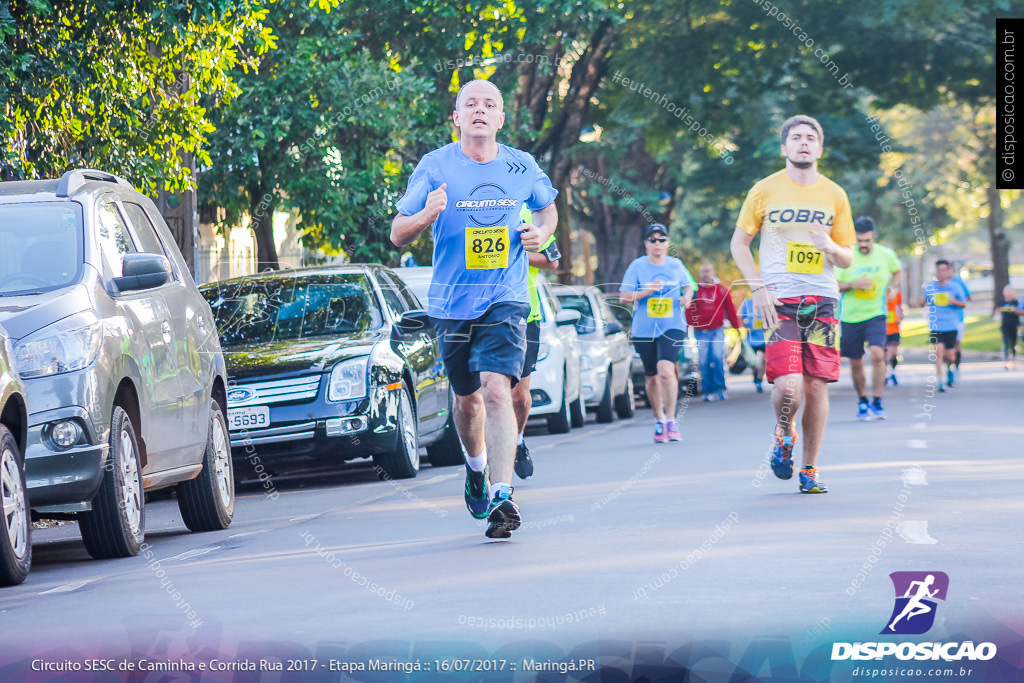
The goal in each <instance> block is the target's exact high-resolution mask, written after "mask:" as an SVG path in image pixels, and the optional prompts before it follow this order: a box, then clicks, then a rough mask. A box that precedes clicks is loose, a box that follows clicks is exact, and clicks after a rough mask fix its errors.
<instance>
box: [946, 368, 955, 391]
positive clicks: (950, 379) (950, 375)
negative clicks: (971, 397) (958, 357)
mask: <svg viewBox="0 0 1024 683" xmlns="http://www.w3.org/2000/svg"><path fill="white" fill-rule="evenodd" d="M953 379H954V374H953V368H946V386H947V387H951V386H953Z"/></svg>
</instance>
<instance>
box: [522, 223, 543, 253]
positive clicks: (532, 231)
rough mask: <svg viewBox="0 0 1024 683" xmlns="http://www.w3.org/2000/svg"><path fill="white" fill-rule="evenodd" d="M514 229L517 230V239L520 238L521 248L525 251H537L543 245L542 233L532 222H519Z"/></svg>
mask: <svg viewBox="0 0 1024 683" xmlns="http://www.w3.org/2000/svg"><path fill="white" fill-rule="evenodd" d="M516 230H518V231H519V239H520V240H522V242H523V249H525V250H526V251H532V252H534V253H537V252H539V251H540V248H541V247H542V246H544V240H543V239H542V238H541V235H542V234H543V233H541V231H540V228H538V227H537V226H536V225H534V224H533V223H520V224H519V227H518V228H516Z"/></svg>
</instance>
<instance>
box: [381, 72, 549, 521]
mask: <svg viewBox="0 0 1024 683" xmlns="http://www.w3.org/2000/svg"><path fill="white" fill-rule="evenodd" d="M452 120H453V121H454V123H455V126H456V127H457V128H458V129H459V141H458V142H453V143H450V144H448V145H445V146H444V147H441V148H440V149H437V150H434V151H433V152H430V153H428V154H427V155H425V156H424V157H423V158H422V159H421V160H420V163H419V164H418V165H417V166H416V170H415V171H413V174H412V176H411V177H410V178H409V185H408V188H407V189H406V192H405V195H404V196H403V197H402V198H401V199H400V200H399V202H398V204H397V207H396V208H397V209H398V215H397V216H395V219H394V221H393V222H392V224H391V241H392V242H393V243H394V244H395V245H397V246H399V247H404V246H406V245H408V244H411V243H412V242H413V241H414V240H415V239H416V238H417V237H419V236H420V234H421V233H422V232H423V231H424V230H426V229H427V227H429V226H433V228H432V235H433V238H434V277H433V281H432V282H431V283H430V303H429V313H430V316H431V318H432V320H433V323H434V327H435V329H436V330H437V334H438V339H439V340H440V342H441V353H442V355H443V357H444V366H445V371H446V372H447V374H448V378H449V380H450V381H451V385H452V389H453V391H454V392H455V397H456V400H455V424H456V427H457V428H458V430H459V436H460V437H461V439H462V443H463V444H464V445H465V447H466V490H465V497H466V506H467V507H468V508H469V511H470V514H472V515H473V516H474V517H476V518H478V519H483V518H485V517H486V518H487V521H488V527H487V531H486V532H485V535H486V536H487V537H488V538H508V537H509V536H511V535H512V532H513V531H515V530H516V529H518V528H519V525H520V523H521V518H520V514H519V508H518V507H517V506H516V504H515V503H514V502H512V489H511V486H510V484H509V482H511V481H512V463H513V457H514V454H515V450H516V436H517V432H518V430H517V429H516V419H515V414H514V413H513V408H512V387H513V386H514V385H515V383H516V382H517V381H518V380H519V377H520V375H521V373H522V370H523V360H524V357H525V353H526V319H527V317H528V316H529V313H530V297H529V293H528V291H527V286H526V275H527V265H528V262H527V255H526V252H528V251H529V252H538V251H540V250H541V248H542V246H543V244H544V242H545V241H546V240H547V239H548V238H549V237H550V236H551V234H552V233H553V232H554V231H555V226H556V224H557V222H558V212H557V210H556V208H555V205H554V200H555V196H556V195H557V191H556V190H555V189H554V188H553V187H552V186H551V181H550V180H549V179H548V177H547V175H546V174H545V173H544V171H542V170H541V168H540V166H538V165H537V162H536V160H535V159H534V158H533V157H532V156H531V155H530V154H528V153H526V152H522V151H520V150H517V149H513V148H511V147H506V146H505V145H500V144H498V141H497V133H498V130H500V129H501V127H502V125H503V124H504V122H505V113H504V103H503V100H502V96H501V93H500V92H499V91H498V89H497V88H496V87H495V86H494V85H493V84H491V83H490V82H488V81H483V80H477V81H470V82H469V83H467V84H466V85H465V86H463V87H462V89H461V90H460V91H459V94H458V97H457V98H456V100H455V111H454V113H453V115H452ZM524 203H525V204H526V206H527V208H529V209H530V210H531V211H533V221H532V222H521V220H520V217H519V214H520V211H521V209H522V206H523V204H524ZM488 481H489V483H490V487H489V489H490V491H488Z"/></svg>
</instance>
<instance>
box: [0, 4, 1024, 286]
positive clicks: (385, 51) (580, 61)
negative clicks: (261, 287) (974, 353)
mask: <svg viewBox="0 0 1024 683" xmlns="http://www.w3.org/2000/svg"><path fill="white" fill-rule="evenodd" d="M1010 8H1011V6H1010V3H1009V1H1008V0H989V1H988V2H984V3H977V2H974V1H973V0H916V1H915V2H912V3H907V2H905V1H904V0H864V2H861V3H859V4H858V5H857V11H855V12H851V11H850V6H849V3H847V2H843V1H841V0H793V1H792V2H789V3H787V5H786V7H785V8H784V9H785V14H784V15H783V14H782V13H781V12H780V10H781V9H782V8H780V7H779V6H777V4H776V3H768V2H762V1H761V0H686V1H685V2H684V1H683V0H626V1H623V2H617V1H616V2H612V1H611V0H532V1H531V2H516V1H515V0H487V1H486V2H482V3H451V2H446V1H444V0H362V1H361V2H351V1H349V2H343V1H342V0H197V1H190V2H185V1H184V0H136V1H135V2H132V3H123V2H118V1H116V0H64V1H61V2H57V1H56V0H0V41H2V43H3V49H2V50H0V109H3V114H4V115H3V116H2V117H0V173H2V175H3V176H4V179H6V180H10V179H18V178H31V177H42V176H54V175H59V173H61V172H62V171H63V170H65V169H66V168H67V167H68V166H72V165H73V166H95V167H100V168H104V169H107V170H110V171H113V172H116V173H119V174H121V175H124V176H125V177H127V178H129V179H130V180H132V181H133V182H135V183H136V184H138V185H140V186H142V187H143V188H145V189H146V190H147V191H153V190H154V189H157V188H163V187H166V188H168V189H180V188H181V187H184V186H186V185H192V186H198V189H199V200H200V203H201V204H202V205H203V206H204V207H206V208H214V207H216V208H220V209H223V210H224V211H223V213H221V216H222V219H221V224H222V225H227V224H237V223H239V222H240V221H241V220H242V219H243V218H244V217H248V218H249V220H250V221H251V222H250V225H251V227H252V228H253V230H254V232H255V234H256V242H257V248H258V262H259V268H260V269H263V268H265V267H275V266H276V265H277V255H276V253H275V248H274V241H273V239H271V232H272V227H271V221H270V220H266V218H267V217H268V216H270V215H271V213H272V212H273V211H274V210H276V209H281V210H293V211H294V212H296V215H297V216H298V219H299V221H300V222H299V228H300V229H301V230H302V231H303V233H304V241H305V243H306V245H307V246H320V247H323V248H325V249H326V250H328V251H344V252H346V253H347V254H348V255H349V256H350V257H351V258H352V259H354V260H357V261H381V262H386V263H396V262H397V259H398V257H399V253H398V251H397V250H395V249H394V248H393V247H392V245H391V244H390V242H389V241H388V239H387V236H388V225H389V223H390V218H391V216H392V214H393V206H394V201H395V200H396V198H397V197H398V196H399V195H400V194H401V192H402V190H403V189H404V185H405V182H406V180H407V178H408V176H409V174H410V173H411V171H412V168H413V167H414V165H415V163H416V161H417V160H418V159H419V158H420V157H421V156H422V155H423V154H424V153H425V152H426V151H428V150H430V149H432V148H435V147H437V146H439V145H441V144H443V143H445V142H448V141H450V140H451V139H452V133H453V132H452V129H451V127H450V125H449V122H448V117H449V115H450V112H451V110H452V104H453V100H454V94H455V92H456V91H457V90H458V87H459V85H460V84H462V83H465V82H466V81H468V80H470V79H472V78H489V79H491V80H492V81H493V82H494V83H495V84H497V85H498V86H499V88H501V90H502V91H503V92H504V93H505V105H506V106H505V108H506V114H507V119H506V122H505V127H504V130H503V131H502V133H501V139H502V141H505V142H508V143H509V144H513V145H515V146H518V147H521V148H523V149H526V150H527V151H529V152H531V153H533V154H534V155H535V156H536V157H537V158H538V160H539V161H540V163H541V164H542V166H543V167H544V168H545V169H546V170H547V172H548V174H549V176H550V177H551V180H552V182H553V184H554V185H555V186H556V187H557V188H558V189H559V191H560V196H559V210H560V213H561V215H562V216H563V224H562V229H561V230H560V231H559V240H560V241H559V246H560V249H561V251H562V253H563V263H564V264H565V265H566V266H569V267H573V268H574V269H575V270H576V271H577V272H579V271H581V270H582V266H581V263H582V259H581V255H580V254H573V253H572V251H571V244H570V242H569V241H568V236H569V233H570V232H571V231H572V230H581V231H584V232H589V233H590V234H592V235H593V238H594V240H593V244H594V251H595V252H596V253H595V255H596V263H597V266H596V273H595V280H596V281H597V282H614V281H615V280H616V278H618V277H619V276H620V275H621V273H622V271H623V269H624V267H625V264H626V263H627V262H628V261H629V260H630V259H631V258H633V257H634V256H636V255H637V254H638V253H639V252H640V249H639V245H640V235H641V234H642V230H643V227H644V226H645V225H646V224H647V223H648V222H650V221H652V220H658V221H661V222H664V223H666V224H668V225H669V226H670V227H671V229H672V232H673V238H674V244H675V246H676V247H677V248H678V249H680V250H681V251H680V255H682V256H684V257H686V258H687V259H688V260H689V261H695V260H697V259H708V260H711V261H713V262H717V263H719V264H720V265H723V266H726V267H725V268H722V269H721V270H720V274H721V276H722V277H723V279H729V275H730V270H729V265H730V264H731V258H730V257H729V255H728V249H727V244H728V240H729V237H730V235H731V233H732V230H733V226H734V224H735V220H736V215H737V213H738V211H739V207H740V203H741V202H742V199H743V197H744V195H745V193H746V192H747V190H748V189H749V188H750V186H751V184H752V183H753V182H754V181H756V180H757V179H759V178H761V177H763V176H765V175H768V174H769V173H771V172H773V171H775V170H777V169H778V168H780V167H781V164H780V159H779V152H778V149H779V145H778V137H777V130H778V126H779V124H780V123H781V122H782V121H783V120H785V119H786V118H787V117H788V116H790V115H792V114H794V113H797V112H802V113H808V114H811V115H814V116H816V117H817V118H818V119H819V120H820V121H821V123H822V125H823V126H824V129H825V157H824V158H823V159H822V162H821V169H822V171H823V172H824V173H825V174H826V175H828V176H829V177H832V178H833V179H835V180H836V181H837V182H839V183H840V184H841V185H843V186H844V187H846V188H847V190H848V193H849V195H850V199H851V203H852V205H853V209H854V212H855V213H856V214H869V215H873V216H874V217H875V218H876V219H877V220H878V222H879V225H880V226H882V228H883V230H884V231H885V233H884V239H885V241H886V242H888V243H891V244H894V245H896V246H898V247H900V248H902V249H905V250H909V249H913V248H915V247H916V248H919V249H920V248H922V247H923V244H926V243H937V242H941V241H943V240H945V239H947V238H948V237H949V236H950V235H952V234H953V233H954V232H956V231H957V230H961V229H964V228H972V229H973V228H977V227H980V226H982V225H985V226H986V228H987V232H988V236H989V241H990V242H991V244H992V255H993V261H994V264H995V268H994V276H995V282H996V286H997V287H999V286H1000V283H1001V282H1002V281H1004V279H1005V274H1006V272H1007V269H1008V264H1007V263H1006V258H1005V255H1006V249H1007V246H1008V237H1007V231H1006V230H1005V229H1004V227H1003V223H1004V222H1005V223H1006V224H1007V225H1009V226H1013V225H1015V224H1017V223H1019V222H1021V221H1022V220H1024V208H1022V202H1021V201H1020V193H1019V192H1003V193H999V192H997V191H995V190H994V189H993V187H994V183H993V177H992V176H993V173H994V169H993V160H994V158H995V157H994V152H993V151H992V149H991V145H992V141H993V139H994V138H993V136H992V128H993V126H994V122H995V109H994V106H993V99H992V93H993V92H994V91H995V84H994V79H995V69H994V65H993V54H994V52H995V43H994V40H995V39H994V31H993V28H992V27H993V26H994V25H995V21H994V20H995V18H996V17H997V16H1003V15H1006V14H1008V13H1009V12H1010ZM111 46H116V49H111ZM870 116H877V119H874V118H869V117H870ZM193 163H194V165H195V167H196V170H197V173H196V174H192V172H191V170H190V169H191V167H192V165H193ZM908 193H909V196H908ZM213 213H214V212H210V213H209V214H208V215H212V214H213ZM426 241H427V240H425V239H424V240H422V241H421V243H420V244H419V245H416V246H415V247H414V249H415V250H416V251H417V255H418V257H421V261H422V260H424V259H422V256H424V250H425V247H427V246H429V245H425V244H424V242H426ZM564 275H566V276H568V272H567V273H565V274H564Z"/></svg>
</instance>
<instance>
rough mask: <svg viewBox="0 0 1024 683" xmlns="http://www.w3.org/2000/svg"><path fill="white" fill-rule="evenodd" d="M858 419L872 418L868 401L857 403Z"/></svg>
mask: <svg viewBox="0 0 1024 683" xmlns="http://www.w3.org/2000/svg"><path fill="white" fill-rule="evenodd" d="M857 419H858V420H870V419H871V412H870V411H869V410H868V402H867V401H861V402H860V403H858V404H857Z"/></svg>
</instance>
